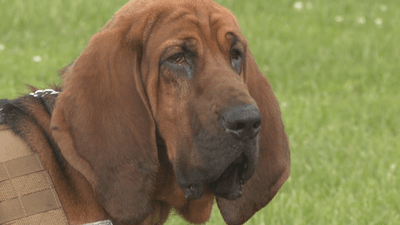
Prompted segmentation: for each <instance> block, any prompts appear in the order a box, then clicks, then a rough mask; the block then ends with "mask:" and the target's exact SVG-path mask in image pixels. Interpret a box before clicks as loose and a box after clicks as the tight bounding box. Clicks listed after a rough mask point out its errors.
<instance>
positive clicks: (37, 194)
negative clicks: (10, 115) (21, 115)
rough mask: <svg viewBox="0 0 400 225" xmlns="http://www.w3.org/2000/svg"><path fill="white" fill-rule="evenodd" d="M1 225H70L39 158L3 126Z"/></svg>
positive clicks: (0, 136) (0, 127)
mask: <svg viewBox="0 0 400 225" xmlns="http://www.w3.org/2000/svg"><path fill="white" fill-rule="evenodd" d="M0 224H1V225H9V224H15V225H25V224H35V225H36V224H38V225H39V224H40V225H46V224H49V225H54V224H68V221H67V218H66V216H65V213H64V210H63V209H62V206H61V203H60V200H59V198H58V195H57V193H56V191H55V189H54V184H53V182H52V180H51V178H50V176H49V174H48V172H47V171H46V170H45V169H44V168H43V166H42V163H41V162H40V159H39V157H38V155H37V154H35V153H34V152H32V151H31V150H30V149H29V148H28V146H27V145H26V143H25V142H24V141H23V140H22V139H21V138H20V137H18V136H16V135H14V133H13V132H12V131H11V130H10V129H9V128H8V127H7V126H4V125H0Z"/></svg>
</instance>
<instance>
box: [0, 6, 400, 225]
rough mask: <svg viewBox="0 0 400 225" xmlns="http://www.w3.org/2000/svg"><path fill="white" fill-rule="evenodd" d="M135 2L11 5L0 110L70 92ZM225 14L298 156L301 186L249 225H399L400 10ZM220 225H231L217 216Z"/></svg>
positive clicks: (280, 9) (293, 181)
mask: <svg viewBox="0 0 400 225" xmlns="http://www.w3.org/2000/svg"><path fill="white" fill-rule="evenodd" d="M125 2H126V1H123V0H114V1H101V4H99V3H98V1H95V0H86V1H78V0H69V1H61V0H52V1H38V0H32V1H26V0H12V1H9V0H0V15H1V20H0V45H3V46H4V47H5V48H4V50H0V98H15V97H17V96H18V95H20V94H22V93H26V92H25V91H24V90H26V88H25V86H24V84H32V85H36V86H39V87H43V88H44V87H46V84H47V83H53V82H55V83H58V82H59V79H58V77H57V75H56V74H57V70H59V69H60V68H62V67H63V66H65V65H67V64H69V63H70V62H72V61H73V60H74V58H76V57H77V56H78V55H79V54H80V52H81V51H82V50H83V49H84V47H85V45H86V43H87V41H88V39H89V38H90V36H91V35H93V34H94V33H95V32H96V31H98V30H99V29H100V28H101V27H102V26H103V25H104V24H105V23H106V22H107V21H108V20H109V19H110V18H111V17H112V15H113V14H114V12H115V11H117V10H118V9H119V8H120V7H121V6H122V5H123V4H124V3H125ZM218 2H220V3H221V4H222V5H224V6H226V7H227V8H229V9H230V10H232V11H233V12H234V14H235V15H236V16H237V17H238V19H239V22H240V25H241V28H242V31H243V33H244V35H245V36H246V37H247V38H248V40H249V44H250V48H251V49H252V52H253V54H254V56H255V58H256V60H257V62H258V65H259V67H260V68H261V69H262V70H263V71H264V73H265V75H266V76H267V77H268V78H269V80H270V82H271V84H272V86H273V88H274V92H275V94H276V96H277V97H278V99H279V101H280V104H281V108H282V113H283V120H284V123H285V125H286V132H287V134H288V136H289V139H290V145H291V156H292V173H291V177H290V179H289V180H288V181H287V183H286V184H285V185H284V186H283V188H282V189H281V190H280V192H279V193H278V195H277V196H276V197H275V199H274V200H273V201H272V202H271V203H270V204H269V205H268V206H267V207H266V208H264V209H263V210H261V211H260V212H258V213H257V214H256V215H255V216H254V217H253V218H252V219H251V220H250V221H249V222H248V223H247V224H248V225H250V224H254V225H255V224H257V225H258V224H338V225H342V224H362V225H363V224H399V221H400V178H399V177H400V174H399V172H400V144H399V143H400V142H399V140H400V132H399V128H400V116H399V115H400V104H399V102H400V74H399V71H400V38H399V37H400V26H399V21H400V13H399V12H400V1H397V0H383V1H379V3H378V2H377V1H373V0H341V1H327V0H310V1H308V2H303V8H302V9H301V10H297V9H295V8H294V3H295V1H292V0H281V1H272V0H268V1H266V0H259V1H243V2H241V3H239V2H238V1H233V0H219V1H218ZM307 3H309V4H307ZM310 5H311V6H312V7H310ZM307 6H308V7H307ZM385 7H386V8H385ZM385 9H386V10H385ZM340 18H342V21H341V22H337V20H339V21H340ZM360 18H361V19H360ZM362 18H363V19H362ZM378 18H380V19H381V21H382V23H381V25H377V24H376V22H379V19H378ZM377 19H378V20H377ZM360 21H364V23H360ZM0 49H1V48H0ZM34 56H40V57H41V58H42V61H40V62H34V61H33V60H32V59H33V57H34ZM209 223H210V224H224V222H223V220H222V218H221V216H220V215H219V211H218V209H217V207H216V206H215V207H214V211H213V215H212V217H211V219H210V222H209ZM168 224H186V222H184V221H183V220H181V219H180V218H179V217H177V216H172V217H171V218H170V219H169V223H168Z"/></svg>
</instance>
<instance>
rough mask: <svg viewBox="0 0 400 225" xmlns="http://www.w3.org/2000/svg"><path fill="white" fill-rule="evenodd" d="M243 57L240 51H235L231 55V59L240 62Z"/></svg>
mask: <svg viewBox="0 0 400 225" xmlns="http://www.w3.org/2000/svg"><path fill="white" fill-rule="evenodd" d="M240 57H242V55H241V54H240V52H239V51H238V50H233V51H232V53H231V58H232V59H233V60H239V58H240Z"/></svg>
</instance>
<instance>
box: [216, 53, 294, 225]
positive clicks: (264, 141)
mask: <svg viewBox="0 0 400 225" xmlns="http://www.w3.org/2000/svg"><path fill="white" fill-rule="evenodd" d="M247 52H248V53H247V56H246V64H245V65H244V66H245V67H244V72H245V73H244V76H245V77H244V79H245V83H246V85H247V87H248V89H249V92H250V95H251V97H252V98H253V99H254V100H255V101H256V102H257V106H258V109H259V110H260V112H261V117H262V124H261V130H260V134H259V135H260V139H259V146H260V152H259V159H258V163H257V167H256V169H255V171H254V174H253V176H252V177H251V178H250V180H248V181H247V182H246V184H245V185H244V187H243V196H242V197H241V198H239V199H237V200H235V201H229V200H226V199H223V198H220V197H217V203H218V207H219V209H220V211H221V214H222V216H223V218H224V220H225V222H227V223H228V224H243V223H244V222H246V221H247V220H248V219H249V218H250V217H251V216H253V215H254V213H256V212H257V211H258V210H260V209H261V208H263V207H264V206H265V205H267V204H268V203H269V202H270V201H271V200H272V198H273V197H274V196H275V194H276V193H277V192H278V190H279V189H280V187H281V186H282V185H283V183H284V182H285V181H286V179H287V178H288V177H289V173H290V152H289V142H288V139H287V136H286V133H285V131H284V126H283V123H282V119H281V112H280V109H279V104H278V101H277V99H276V97H275V95H274V93H273V92H272V88H271V85H270V84H269V82H268V80H267V78H265V77H264V75H263V74H262V73H261V71H260V70H259V68H258V66H257V64H256V62H255V60H254V58H253V55H252V54H251V52H250V50H249V49H247Z"/></svg>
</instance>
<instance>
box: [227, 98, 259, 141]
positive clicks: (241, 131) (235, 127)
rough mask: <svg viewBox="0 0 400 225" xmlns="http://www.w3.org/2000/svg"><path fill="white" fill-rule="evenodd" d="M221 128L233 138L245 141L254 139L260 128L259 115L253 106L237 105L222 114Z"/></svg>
mask: <svg viewBox="0 0 400 225" xmlns="http://www.w3.org/2000/svg"><path fill="white" fill-rule="evenodd" d="M221 122H222V127H223V128H224V129H225V132H226V133H228V134H232V135H233V136H234V137H236V138H239V139H242V140H247V139H251V138H254V137H255V136H256V135H257V134H258V132H260V127H261V114H260V111H259V110H258V108H257V107H256V106H254V105H250V104H248V105H239V106H235V107H232V108H229V109H228V110H227V111H225V112H224V113H223V114H222V118H221Z"/></svg>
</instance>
